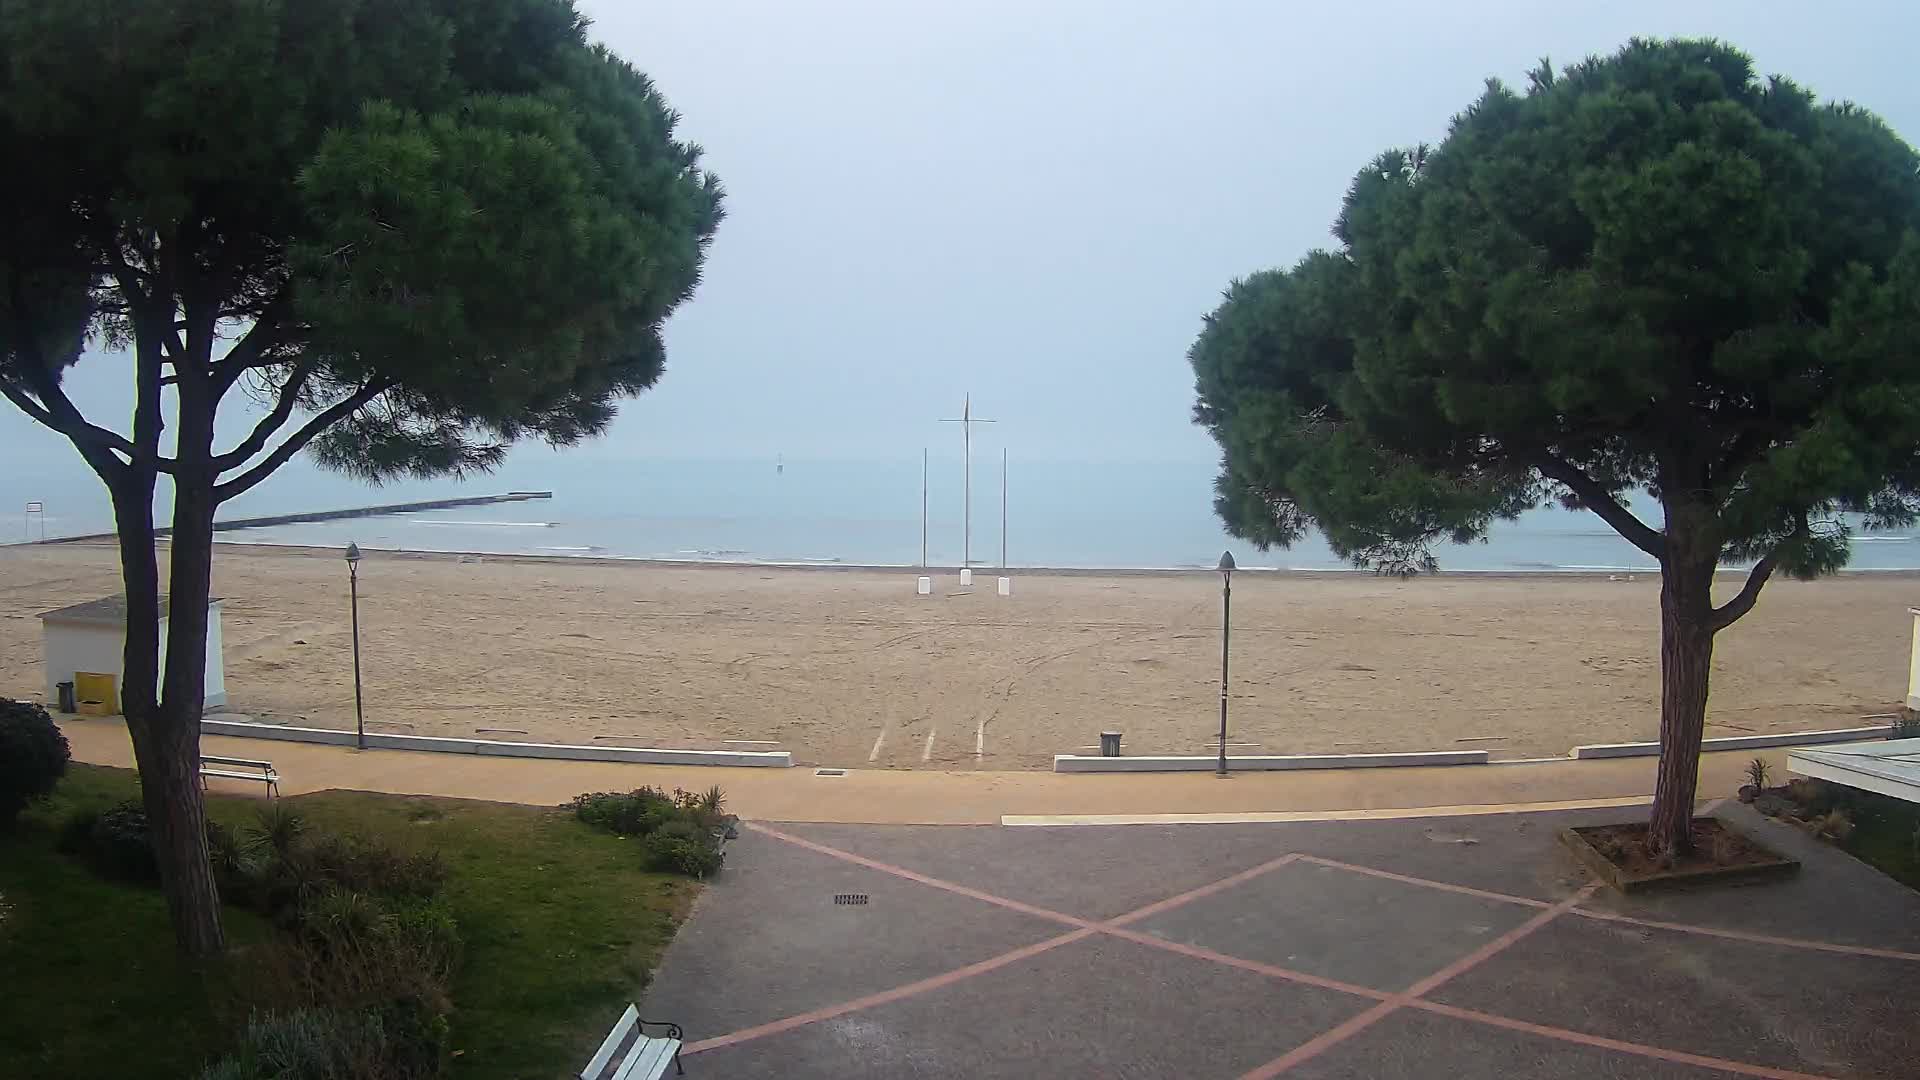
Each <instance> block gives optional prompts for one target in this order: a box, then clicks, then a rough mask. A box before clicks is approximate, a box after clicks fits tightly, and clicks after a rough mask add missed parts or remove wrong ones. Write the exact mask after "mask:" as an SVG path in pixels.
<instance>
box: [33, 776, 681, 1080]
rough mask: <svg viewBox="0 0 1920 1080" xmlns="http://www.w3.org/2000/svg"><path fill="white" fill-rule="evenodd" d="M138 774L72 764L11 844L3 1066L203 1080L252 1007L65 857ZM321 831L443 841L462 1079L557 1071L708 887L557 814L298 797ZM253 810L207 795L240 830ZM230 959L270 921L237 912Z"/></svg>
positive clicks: (113, 888) (142, 895)
mask: <svg viewBox="0 0 1920 1080" xmlns="http://www.w3.org/2000/svg"><path fill="white" fill-rule="evenodd" d="M133 792H134V782H133V774H132V773H129V772H127V771H125V770H119V769H103V768H95V767H91V766H75V767H74V768H73V769H72V771H71V772H70V773H69V774H68V776H67V779H66V780H65V781H64V782H63V783H62V785H61V789H60V791H59V793H58V794H57V795H56V797H55V799H54V800H53V802H52V803H51V804H49V805H48V806H47V807H45V808H42V809H38V810H35V811H32V812H30V813H29V815H28V816H27V819H26V820H25V822H24V823H23V825H22V828H21V829H20V830H19V832H18V833H17V834H16V835H13V836H0V912H4V914H0V1077H7V1078H9V1080H12V1078H14V1077H49V1078H52V1077H62V1078H65V1077H79V1076H107V1075H113V1076H151V1077H166V1078H168V1080H174V1078H178V1077H182V1076H191V1075H193V1073H194V1072H195V1071H196V1070H197V1069H198V1068H199V1066H200V1065H201V1064H203V1063H204V1062H205V1061H206V1060H207V1059H208V1058H209V1057H211V1056H213V1055H215V1054H217V1053H218V1052H220V1051H221V1050H222V1049H223V1048H224V1047H225V1045H226V1044H227V1040H228V1038H229V1037H230V1035H231V1033H232V1031H233V1029H234V1028H235V1026H237V1024H239V1023H241V1022H243V1021H244V1018H245V1016H246V1011H247V1007H246V1004H245V1003H244V1002H240V1001H237V1000H236V999H235V994H234V991H233V990H232V986H231V980H229V979H228V978H227V976H226V975H225V974H224V972H223V971H222V970H221V969H220V967H219V966H217V965H216V966H215V967H214V968H212V969H208V970H198V969H195V968H193V967H191V966H189V965H186V964H183V963H182V962H180V961H179V960H178V958H177V957H176V956H175V954H174V951H173V945H172V941H171V938H170V936H169V932H168V929H167V916H166V906H165V904H164V903H163V902H162V900H161V898H160V894H159V893H158V892H157V891H156V890H153V889H149V888H143V887H138V886H129V885H122V884H117V883H114V882H109V881H105V880H102V879H100V878H98V877H96V876H94V875H93V874H92V873H91V872H90V871H88V870H87V869H85V868H84V867H83V866H81V865H80V864H79V863H78V862H77V861H75V860H72V859H69V858H67V857H65V856H62V855H59V854H57V853H56V852H55V851H54V850H53V824H54V823H55V822H57V821H59V820H60V819H61V818H62V817H64V816H65V814H66V813H67V812H69V811H71V810H72V809H74V808H75V807H79V806H83V805H95V806H105V805H109V804H111V803H113V802H117V801H119V800H120V799H123V798H128V797H131V796H132V795H133ZM286 801H287V802H288V803H289V804H290V805H292V806H294V807H296V808H297V809H298V810H299V812H300V813H301V814H302V815H303V816H305V817H306V818H307V820H308V821H309V822H310V823H311V824H313V825H314V826H317V827H319V828H323V829H327V830H330V831H334V832H341V833H356V834H360V835H368V836H372V835H377V836H379V837H381V838H382V839H384V840H386V841H387V842H388V843H390V844H392V845H394V846H396V847H400V848H403V849H432V850H436V851H438V852H439V853H440V854H441V856H442V857H443V858H444V859H445V860H446V861H447V864H448V866H449V867H450V869H451V870H452V879H451V881H450V882H449V883H448V885H447V888H446V891H445V893H444V896H445V899H446V901H447V903H448V904H449V905H450V906H451V907H452V909H453V911H454V914H455V917H456V918H457V919H458V920H459V923H460V933H461V936H462V938H463V939H464V940H465V943H466V950H465V959H464V962H463V964H462V966H461V970H460V973H459V975H458V977H457V978H456V979H455V980H454V986H453V998H454V1007H455V1012H454V1016H453V1046H454V1047H455V1049H456V1054H457V1056H456V1057H455V1058H454V1063H453V1070H452V1075H453V1076H454V1077H458V1078H475V1080H491V1078H500V1080H506V1078H510V1077H511V1078H521V1077H561V1076H567V1075H571V1074H573V1073H574V1072H575V1071H577V1070H578V1069H579V1067H580V1066H581V1065H582V1064H584V1063H585V1061H586V1059H587V1057H588V1056H590V1055H591V1053H592V1051H593V1048H594V1047H595V1046H596V1045H597V1044H598V1043H599V1040H600V1038H601V1036H602V1035H604V1034H605V1033H606V1029H607V1028H608V1027H609V1026H610V1025H611V1024H612V1022H613V1021H614V1020H615V1019H616V1018H617V1017H618V1016H619V1013H620V1011H621V1010H622V1009H623V1008H625V1006H626V1003H627V1002H628V1001H630V1000H632V999H634V998H636V997H637V996H638V995H639V992H640V990H641V989H642V987H644V986H645V984H646V980H647V977H648V973H649V972H650V971H651V970H652V968H653V966H654V964H655V963H656V961H657V960H658V958H659V955H660V951H661V950H662V949H663V948H664V947H665V946H666V944H667V942H668V941H669V940H670V939H671V938H672V937H673V932H674V929H675V928H676V927H677V926H678V924H679V921H680V919H681V918H682V917H683V916H684V915H685V913H686V910H687V906H688V904H689V903H690V902H691V900H692V898H693V895H694V892H695V891H696V890H697V888H698V886H697V885H695V884H694V883H693V882H691V881H688V880H686V879H684V878H678V877H672V876H669V875H665V874H652V873H646V872H644V871H642V870H641V869H640V868H639V858H638V852H637V851H636V850H635V846H634V844H633V843H632V842H629V841H625V840H621V839H619V838H617V837H614V836H611V835H608V834H606V833H601V832H598V831H595V830H593V829H590V828H588V827H586V826H584V825H581V824H579V823H578V822H576V821H574V820H573V818H572V816H571V815H570V814H567V813H563V812H561V811H557V810H551V809H543V808H539V807H528V806H512V805H506V804H500V803H483V802H467V801H462V800H455V799H426V798H409V797H405V796H396V795H378V794H370V793H364V792H344V791H329V792H320V793H316V794H313V795H305V796H299V797H296V798H292V799H288V800H286ZM257 805H259V804H258V803H257V802H254V801H252V800H247V799H234V798H218V797H216V798H213V799H210V800H209V810H210V813H211V814H212V815H213V816H214V817H215V818H216V819H219V820H221V821H223V822H226V823H228V824H230V825H243V824H245V823H246V822H248V821H250V820H251V818H252V814H253V810H254V808H255V807H256V806H257ZM227 931H228V935H229V937H230V939H231V940H232V941H233V943H234V945H235V949H234V953H235V955H236V956H244V953H245V950H246V946H247V944H248V943H249V942H257V941H260V940H262V939H263V938H264V937H265V936H266V935H267V934H268V933H269V931H268V929H267V927H266V926H265V925H264V923H263V922H262V921H261V920H259V919H258V918H256V917H254V916H252V915H250V914H248V913H247V912H244V911H238V910H235V909H232V908H229V909H228V911H227Z"/></svg>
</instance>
